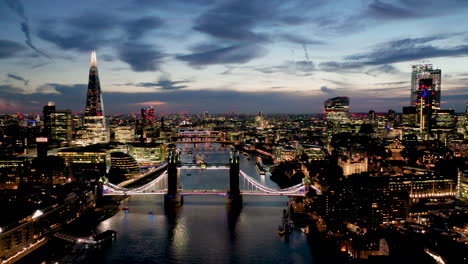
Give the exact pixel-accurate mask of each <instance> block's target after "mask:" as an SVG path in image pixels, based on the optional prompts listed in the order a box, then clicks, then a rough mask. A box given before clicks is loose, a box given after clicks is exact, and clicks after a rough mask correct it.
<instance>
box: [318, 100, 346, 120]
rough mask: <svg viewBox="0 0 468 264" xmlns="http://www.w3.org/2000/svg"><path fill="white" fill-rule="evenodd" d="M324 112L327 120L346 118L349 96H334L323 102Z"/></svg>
mask: <svg viewBox="0 0 468 264" xmlns="http://www.w3.org/2000/svg"><path fill="white" fill-rule="evenodd" d="M324 106H325V113H326V114H327V119H328V120H329V121H346V120H348V110H349V98H348V97H346V96H342V97H334V98H331V99H328V100H326V101H325V102H324Z"/></svg>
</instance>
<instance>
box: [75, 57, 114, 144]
mask: <svg viewBox="0 0 468 264" xmlns="http://www.w3.org/2000/svg"><path fill="white" fill-rule="evenodd" d="M83 125H84V130H83V131H82V132H81V133H80V136H79V138H78V139H77V143H78V144H80V145H90V144H97V143H107V142H109V139H110V135H109V131H108V130H107V126H106V118H105V116H104V104H103V101H102V93H101V84H100V82H99V74H98V68H97V59H96V52H94V51H93V52H92V54H91V67H90V69H89V82H88V92H87V95H86V109H85V116H84V123H83Z"/></svg>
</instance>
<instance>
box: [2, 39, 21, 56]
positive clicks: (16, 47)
mask: <svg viewBox="0 0 468 264" xmlns="http://www.w3.org/2000/svg"><path fill="white" fill-rule="evenodd" d="M24 50H26V48H25V47H24V46H23V45H21V44H20V43H18V42H14V41H11V40H6V39H0V59H8V58H12V57H15V56H16V55H17V54H18V53H20V52H22V51H24Z"/></svg>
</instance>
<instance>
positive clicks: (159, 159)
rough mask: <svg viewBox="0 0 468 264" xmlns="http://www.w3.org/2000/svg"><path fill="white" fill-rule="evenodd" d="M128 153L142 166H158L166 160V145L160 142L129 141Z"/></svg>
mask: <svg viewBox="0 0 468 264" xmlns="http://www.w3.org/2000/svg"><path fill="white" fill-rule="evenodd" d="M127 146H128V154H129V155H130V156H132V157H133V158H134V159H135V160H136V161H137V162H138V164H139V166H140V167H141V168H145V167H151V166H157V165H160V164H161V163H163V162H164V161H165V160H166V157H167V153H166V145H165V144H160V143H128V144H127Z"/></svg>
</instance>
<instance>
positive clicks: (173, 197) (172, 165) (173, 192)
mask: <svg viewBox="0 0 468 264" xmlns="http://www.w3.org/2000/svg"><path fill="white" fill-rule="evenodd" d="M179 158H180V157H179V153H177V151H176V150H175V149H172V150H170V151H169V157H168V164H167V185H168V186H167V193H166V194H165V195H164V205H165V206H170V207H178V206H181V205H182V203H183V198H182V196H181V195H180V193H179V186H180V174H179V170H178V169H177V166H178V165H179Z"/></svg>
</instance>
